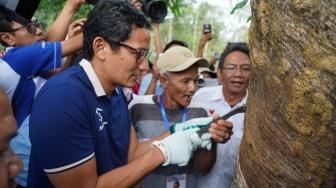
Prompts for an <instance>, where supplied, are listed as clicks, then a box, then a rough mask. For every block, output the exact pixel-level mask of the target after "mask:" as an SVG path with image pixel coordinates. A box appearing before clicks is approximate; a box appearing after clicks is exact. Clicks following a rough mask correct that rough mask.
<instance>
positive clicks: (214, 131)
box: [170, 116, 233, 150]
mask: <svg viewBox="0 0 336 188" xmlns="http://www.w3.org/2000/svg"><path fill="white" fill-rule="evenodd" d="M216 119H218V116H217V117H214V118H213V117H206V118H194V119H191V120H188V121H186V122H183V123H177V124H175V125H173V126H172V127H171V129H170V131H171V133H174V132H181V131H188V130H194V129H197V130H198V129H200V128H202V127H205V126H207V125H209V124H210V126H209V129H208V132H206V133H204V134H202V135H200V139H201V148H207V149H208V150H210V149H211V145H212V144H211V142H212V140H211V138H212V139H213V141H215V142H217V143H226V142H227V141H228V140H229V139H230V137H231V135H232V134H233V132H232V123H231V122H229V121H224V120H221V119H220V120H218V121H216Z"/></svg>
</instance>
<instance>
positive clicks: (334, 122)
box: [233, 0, 336, 188]
mask: <svg viewBox="0 0 336 188" xmlns="http://www.w3.org/2000/svg"><path fill="white" fill-rule="evenodd" d="M251 5H252V12H253V13H252V14H253V15H252V24H251V28H250V42H249V43H250V47H251V52H252V53H251V54H252V56H251V57H252V61H253V69H254V70H253V73H252V78H251V80H250V85H249V98H248V110H247V113H246V118H245V130H244V131H245V132H244V137H243V140H242V143H241V146H240V151H239V159H238V163H237V164H238V165H237V176H236V178H235V181H234V184H233V187H333V188H335V187H336V113H335V105H336V86H335V85H336V84H335V83H336V29H335V27H336V1H335V0H292V1H289V0H281V1H279V0H252V2H251Z"/></svg>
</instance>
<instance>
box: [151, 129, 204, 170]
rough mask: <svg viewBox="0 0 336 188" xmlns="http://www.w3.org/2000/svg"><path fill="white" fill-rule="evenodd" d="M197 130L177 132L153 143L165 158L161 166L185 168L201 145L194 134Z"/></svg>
mask: <svg viewBox="0 0 336 188" xmlns="http://www.w3.org/2000/svg"><path fill="white" fill-rule="evenodd" d="M197 130H199V129H193V130H189V131H181V132H177V133H175V134H172V135H170V136H168V137H166V138H164V139H163V140H161V141H155V142H153V145H154V146H156V147H158V148H159V149H160V150H161V152H162V153H163V155H164V156H165V162H164V163H163V166H166V165H168V164H177V165H179V166H185V165H187V164H188V162H189V159H190V157H191V155H192V154H193V152H194V151H195V150H196V149H197V148H198V147H199V146H200V145H201V143H202V140H201V138H200V137H199V136H198V134H197V133H196V131H197ZM209 140H210V138H209Z"/></svg>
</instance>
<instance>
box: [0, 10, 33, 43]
mask: <svg viewBox="0 0 336 188" xmlns="http://www.w3.org/2000/svg"><path fill="white" fill-rule="evenodd" d="M13 21H15V22H17V23H19V24H21V25H27V24H29V23H30V21H29V20H27V19H26V18H24V17H22V16H21V15H19V14H18V13H16V12H14V11H12V10H9V9H8V8H6V7H4V6H2V5H0V32H11V31H12V29H13V28H12V27H13ZM0 44H1V45H2V46H4V47H7V46H8V44H6V43H5V42H3V41H2V40H0Z"/></svg>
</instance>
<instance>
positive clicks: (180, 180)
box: [166, 174, 187, 188]
mask: <svg viewBox="0 0 336 188" xmlns="http://www.w3.org/2000/svg"><path fill="white" fill-rule="evenodd" d="M186 181H187V175H186V174H175V175H172V176H168V177H167V186H166V187H167V188H185V187H186Z"/></svg>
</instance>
